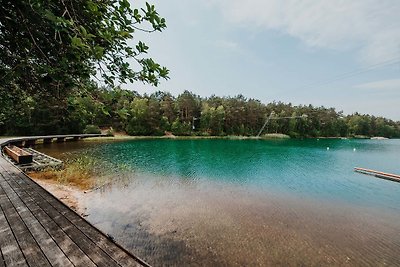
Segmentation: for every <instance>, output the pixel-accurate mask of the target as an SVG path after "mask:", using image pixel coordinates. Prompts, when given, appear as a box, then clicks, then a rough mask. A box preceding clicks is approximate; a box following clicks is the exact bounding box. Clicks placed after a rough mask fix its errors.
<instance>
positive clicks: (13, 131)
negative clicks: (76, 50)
mask: <svg viewBox="0 0 400 267" xmlns="http://www.w3.org/2000/svg"><path fill="white" fill-rule="evenodd" d="M78 92H79V93H73V94H71V95H70V96H68V97H67V98H66V99H63V100H62V101H56V100H52V99H43V98H40V97H38V98H35V96H28V95H26V94H24V93H23V92H22V91H20V92H9V91H8V92H5V91H3V92H2V93H1V95H0V99H1V102H2V105H1V107H0V135H36V134H61V133H80V132H83V131H85V128H86V131H88V130H89V131H91V130H90V129H91V128H96V127H93V126H89V127H88V125H95V126H100V127H112V128H113V129H114V130H118V131H126V132H127V133H128V134H130V135H164V134H165V132H172V133H173V134H175V135H206V136H207V135H216V136H223V135H243V136H253V135H256V134H257V133H258V131H259V130H260V128H261V127H262V125H263V124H264V122H265V120H266V117H268V116H269V115H270V114H271V112H274V113H275V115H274V117H275V118H276V117H290V116H302V115H307V117H301V118H292V119H279V120H271V121H270V122H269V123H268V125H267V127H266V128H265V130H264V132H263V133H264V134H265V133H283V134H287V135H290V136H291V137H318V136H321V137H322V136H326V137H348V136H360V135H363V136H384V137H390V138H393V137H400V122H395V121H393V120H389V119H385V118H382V117H375V116H371V115H361V114H358V113H355V114H352V115H347V116H344V115H343V114H342V112H337V111H336V110H335V109H334V108H325V107H314V106H312V105H308V106H305V105H304V106H303V105H300V106H293V105H292V104H290V103H289V104H287V103H282V102H272V103H268V104H263V103H261V102H260V101H259V100H256V99H249V98H246V97H244V96H242V95H238V96H235V97H218V96H211V97H208V98H202V97H200V96H198V95H195V94H193V93H191V92H189V91H185V92H183V93H182V94H180V95H179V96H178V97H174V96H172V95H171V94H170V93H167V92H156V93H153V94H151V95H146V94H145V95H140V94H138V93H137V92H135V91H129V90H123V89H120V88H116V89H113V90H108V89H105V88H98V87H97V86H95V85H91V86H88V88H87V89H86V90H85V91H84V93H82V91H81V90H80V91H78Z"/></svg>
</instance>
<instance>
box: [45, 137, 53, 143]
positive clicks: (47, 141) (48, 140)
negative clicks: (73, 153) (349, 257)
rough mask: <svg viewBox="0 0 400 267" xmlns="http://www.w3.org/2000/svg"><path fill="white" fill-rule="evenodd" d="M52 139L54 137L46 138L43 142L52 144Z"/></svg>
mask: <svg viewBox="0 0 400 267" xmlns="http://www.w3.org/2000/svg"><path fill="white" fill-rule="evenodd" d="M52 141H53V138H44V139H43V144H51V142H52Z"/></svg>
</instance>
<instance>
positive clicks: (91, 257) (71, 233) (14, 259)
mask: <svg viewBox="0 0 400 267" xmlns="http://www.w3.org/2000/svg"><path fill="white" fill-rule="evenodd" d="M2 141H3V140H0V144H1V142H2ZM2 266H40V267H41V266H85V267H89V266H148V265H147V264H146V263H145V262H143V261H142V260H140V259H139V258H137V257H135V256H133V255H132V254H130V253H129V252H128V251H126V250H125V249H124V248H122V247H121V246H119V245H118V244H116V243H114V242H113V241H112V240H110V239H109V238H108V237H107V236H106V235H105V234H104V233H102V232H101V231H100V230H98V229H97V228H95V227H94V226H93V225H91V224H90V223H89V222H87V221H86V220H85V219H83V218H82V217H80V216H79V215H78V214H76V213H75V212H74V211H72V210H71V209H70V208H68V207H67V206H65V205H64V204H63V203H62V202H61V201H59V200H58V199H56V198H55V197H54V196H53V195H51V194H50V193H49V192H47V191H46V190H44V189H43V188H42V187H40V186H39V185H38V184H36V183H35V182H34V181H32V180H31V179H30V178H29V177H27V176H26V175H25V174H24V173H22V172H21V171H20V170H19V169H17V168H16V167H15V166H13V165H12V164H11V163H9V162H8V161H7V160H5V159H4V158H3V157H2V156H1V155H0V267H2Z"/></svg>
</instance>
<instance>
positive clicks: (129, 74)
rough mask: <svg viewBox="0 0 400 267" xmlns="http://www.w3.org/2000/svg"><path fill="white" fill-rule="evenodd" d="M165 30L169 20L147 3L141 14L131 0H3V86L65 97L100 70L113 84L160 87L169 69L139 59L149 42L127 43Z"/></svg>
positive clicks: (0, 20)
mask: <svg viewBox="0 0 400 267" xmlns="http://www.w3.org/2000/svg"><path fill="white" fill-rule="evenodd" d="M143 24H144V25H143ZM142 26H143V27H149V29H148V30H147V29H142V28H140V27H142ZM165 27H166V24H165V19H164V18H161V17H160V16H159V15H158V13H157V12H156V10H155V7H154V6H153V5H150V4H148V3H146V7H145V8H143V9H140V10H139V9H132V8H131V7H130V4H129V2H128V0H109V1H94V0H75V1H65V0H57V1H45V0H31V1H25V0H5V1H3V3H2V4H1V5H0V73H1V81H2V83H1V84H2V86H6V87H7V86H11V85H14V86H19V87H20V88H23V90H29V91H30V92H36V91H38V90H47V91H51V93H52V94H55V95H62V94H63V93H64V92H65V90H67V89H70V88H73V87H74V86H79V85H80V84H81V82H82V80H86V79H89V78H90V77H91V76H93V75H95V74H96V71H98V72H99V74H100V76H101V77H102V78H103V79H104V81H105V82H106V83H107V84H109V85H113V83H114V80H118V81H119V82H121V83H124V82H126V81H128V80H129V81H131V82H133V81H144V82H147V83H150V84H154V85H157V84H158V82H159V78H167V77H168V70H167V69H166V68H165V67H161V66H160V65H159V64H157V63H155V62H154V61H153V60H152V59H150V58H142V57H141V56H142V55H143V54H146V53H147V51H148V46H147V45H146V44H144V43H143V42H140V41H139V42H138V43H137V45H136V47H135V48H132V47H129V46H128V44H127V41H128V40H129V39H132V38H133V34H134V33H135V31H136V30H143V31H148V32H153V31H161V30H162V29H164V28H165ZM127 58H132V59H134V60H135V62H136V63H137V64H138V66H139V67H140V69H136V70H135V69H133V68H132V67H131V66H130V64H129V63H128V62H127V60H126V59H127Z"/></svg>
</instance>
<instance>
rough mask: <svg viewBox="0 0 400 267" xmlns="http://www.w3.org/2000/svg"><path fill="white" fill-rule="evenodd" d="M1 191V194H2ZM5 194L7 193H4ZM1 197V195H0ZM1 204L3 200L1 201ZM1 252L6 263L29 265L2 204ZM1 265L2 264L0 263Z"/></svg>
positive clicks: (0, 214) (0, 217)
mask: <svg viewBox="0 0 400 267" xmlns="http://www.w3.org/2000/svg"><path fill="white" fill-rule="evenodd" d="M2 193H3V192H1V193H0V194H2ZM3 194H4V195H5V193H3ZM0 198H1V196H0ZM0 204H1V202H0ZM0 252H1V256H2V261H4V265H7V266H28V264H27V263H26V261H25V257H24V255H23V254H22V251H21V249H20V247H19V245H18V243H17V240H16V239H15V237H14V235H13V233H12V231H11V227H10V225H9V224H8V222H7V220H6V217H5V215H4V212H3V209H2V208H1V206H0ZM0 266H1V264H0Z"/></svg>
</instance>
